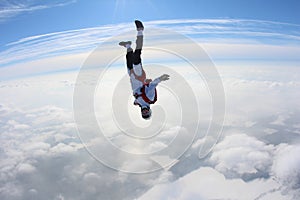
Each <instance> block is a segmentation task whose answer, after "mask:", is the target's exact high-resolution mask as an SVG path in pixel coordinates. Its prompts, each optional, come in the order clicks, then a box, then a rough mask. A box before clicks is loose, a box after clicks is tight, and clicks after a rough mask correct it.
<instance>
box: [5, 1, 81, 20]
mask: <svg viewBox="0 0 300 200" xmlns="http://www.w3.org/2000/svg"><path fill="white" fill-rule="evenodd" d="M75 2H76V0H55V1H49V2H47V1H39V0H35V1H20V0H14V1H1V2H0V23H3V22H5V21H7V20H9V19H11V18H13V17H16V16H17V15H20V14H23V13H30V12H34V11H37V10H43V9H49V8H53V7H61V6H66V5H69V4H72V3H75Z"/></svg>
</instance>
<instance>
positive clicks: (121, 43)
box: [119, 41, 131, 47]
mask: <svg viewBox="0 0 300 200" xmlns="http://www.w3.org/2000/svg"><path fill="white" fill-rule="evenodd" d="M127 44H129V45H131V41H127V42H124V41H122V42H120V43H119V45H120V46H123V47H126V45H127Z"/></svg>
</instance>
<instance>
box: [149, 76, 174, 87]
mask: <svg viewBox="0 0 300 200" xmlns="http://www.w3.org/2000/svg"><path fill="white" fill-rule="evenodd" d="M169 77H170V76H169V75H168V74H164V75H162V76H160V77H158V78H156V79H154V80H153V81H151V82H150V83H149V88H155V87H156V86H157V85H158V84H159V83H160V82H162V81H166V80H169Z"/></svg>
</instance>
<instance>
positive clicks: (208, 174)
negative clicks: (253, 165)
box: [139, 167, 290, 200]
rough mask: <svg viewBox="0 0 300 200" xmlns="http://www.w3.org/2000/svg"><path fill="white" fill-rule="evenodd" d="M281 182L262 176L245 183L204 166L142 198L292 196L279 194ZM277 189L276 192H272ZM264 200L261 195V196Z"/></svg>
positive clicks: (277, 197) (182, 198)
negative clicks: (264, 178)
mask: <svg viewBox="0 0 300 200" xmlns="http://www.w3.org/2000/svg"><path fill="white" fill-rule="evenodd" d="M278 187H279V184H278V183H276V182H275V181H274V180H272V179H268V180H263V179H258V180H255V181H252V182H244V181H242V180H241V179H226V178H225V177H224V176H223V175H222V174H221V173H219V172H217V171H216V170H214V169H212V168H209V167H202V168H200V169H197V170H195V171H193V172H191V173H190V174H187V175H186V176H184V177H182V178H180V179H178V180H176V181H174V182H172V183H170V182H169V183H168V184H159V185H156V186H154V187H153V188H152V189H150V190H149V191H148V192H147V193H145V194H144V195H142V196H141V197H140V198H139V200H148V199H149V200H151V199H169V200H194V199H199V200H201V199H203V200H206V199H241V197H242V198H243V199H245V200H247V199H249V200H253V199H256V198H257V197H259V196H260V195H261V194H263V193H267V194H265V195H264V198H263V199H270V197H271V196H272V197H273V199H278V200H279V199H286V200H287V199H290V197H289V196H283V195H282V194H280V193H275V192H276V191H277V189H278ZM271 190H274V192H270V191H271ZM260 199H261V198H260Z"/></svg>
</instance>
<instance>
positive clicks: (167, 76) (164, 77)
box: [159, 74, 170, 81]
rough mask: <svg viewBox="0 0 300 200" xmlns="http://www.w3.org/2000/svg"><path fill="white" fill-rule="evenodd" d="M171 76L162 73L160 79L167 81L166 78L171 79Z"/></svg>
mask: <svg viewBox="0 0 300 200" xmlns="http://www.w3.org/2000/svg"><path fill="white" fill-rule="evenodd" d="M169 78H170V75H168V74H164V75H161V76H160V77H159V80H160V81H166V80H169Z"/></svg>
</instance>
